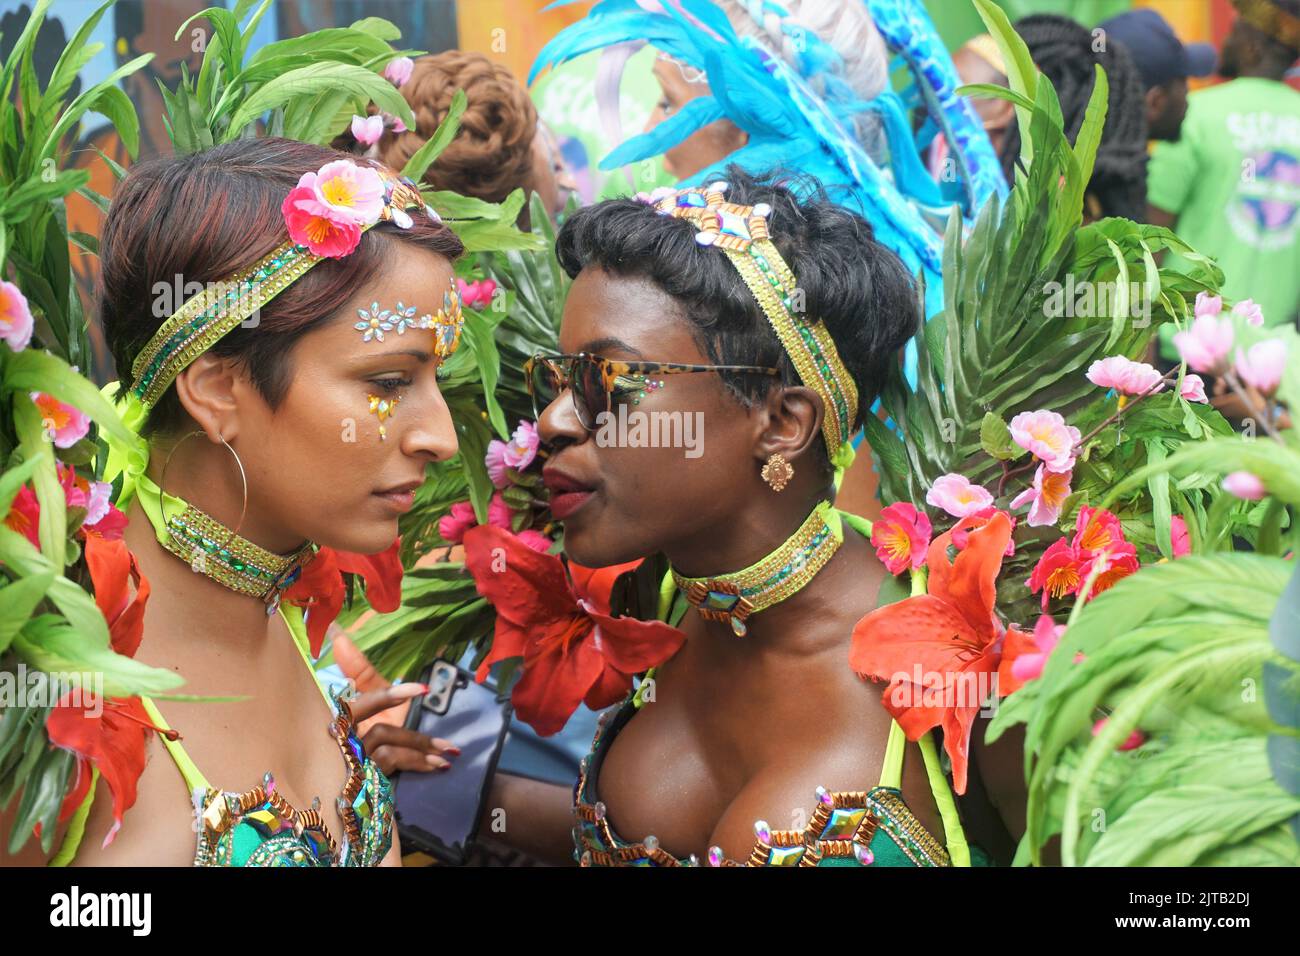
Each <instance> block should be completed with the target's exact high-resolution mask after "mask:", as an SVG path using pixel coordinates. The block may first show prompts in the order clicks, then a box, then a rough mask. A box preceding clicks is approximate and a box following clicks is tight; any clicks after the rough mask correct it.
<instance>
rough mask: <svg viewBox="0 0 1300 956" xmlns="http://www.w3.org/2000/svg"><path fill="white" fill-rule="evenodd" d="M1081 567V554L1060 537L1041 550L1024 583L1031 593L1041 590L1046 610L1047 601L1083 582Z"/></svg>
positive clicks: (1077, 587) (1059, 596) (1071, 590)
mask: <svg viewBox="0 0 1300 956" xmlns="http://www.w3.org/2000/svg"><path fill="white" fill-rule="evenodd" d="M1082 567H1083V557H1082V555H1080V554H1079V552H1078V551H1076V550H1075V549H1074V548H1072V547H1070V544H1069V542H1067V541H1066V540H1065V539H1064V538H1061V539H1060V540H1058V541H1056V542H1054V543H1053V544H1052V545H1051V546H1050V547H1049V548H1048V549H1047V550H1046V551H1044V552H1043V556H1042V557H1041V558H1039V559H1038V563H1037V564H1035V565H1034V570H1033V571H1032V572H1031V573H1030V575H1029V580H1028V581H1026V582H1025V584H1026V586H1027V587H1028V588H1029V590H1030V593H1032V594H1037V593H1038V592H1039V591H1042V592H1043V611H1044V612H1046V611H1047V603H1048V601H1050V600H1051V599H1053V598H1061V597H1065V596H1066V595H1067V594H1074V593H1075V592H1076V591H1078V590H1079V585H1080V584H1081V583H1083V578H1082V576H1081V575H1080V573H1079V571H1080V569H1081V568H1082Z"/></svg>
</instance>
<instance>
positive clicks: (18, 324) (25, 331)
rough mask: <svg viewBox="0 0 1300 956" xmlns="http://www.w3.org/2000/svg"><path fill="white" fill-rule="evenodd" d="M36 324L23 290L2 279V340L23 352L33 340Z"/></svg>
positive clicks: (0, 298) (0, 281) (0, 330)
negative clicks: (33, 330)
mask: <svg viewBox="0 0 1300 956" xmlns="http://www.w3.org/2000/svg"><path fill="white" fill-rule="evenodd" d="M35 324H36V323H35V322H33V321H32V310H31V308H30V307H29V306H28V305H27V297H26V296H25V295H23V293H22V290H21V289H19V288H18V286H16V285H14V284H13V283H12V282H4V281H2V280H0V340H2V341H5V342H8V343H9V347H10V348H11V349H13V350H14V351H15V352H21V351H22V350H23V349H25V348H27V345H28V343H29V342H31V340H32V329H33V328H34V327H35Z"/></svg>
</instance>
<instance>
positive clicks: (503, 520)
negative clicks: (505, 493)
mask: <svg viewBox="0 0 1300 956" xmlns="http://www.w3.org/2000/svg"><path fill="white" fill-rule="evenodd" d="M511 514H512V512H511V511H510V506H509V505H508V504H506V499H505V498H502V497H501V492H499V491H498V492H497V493H496V494H494V495H493V496H492V500H491V501H489V502H488V519H487V523H488V524H490V525H492V526H493V527H495V528H504V529H505V530H507V531H509V530H510V518H511Z"/></svg>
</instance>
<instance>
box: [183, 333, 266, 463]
mask: <svg viewBox="0 0 1300 956" xmlns="http://www.w3.org/2000/svg"><path fill="white" fill-rule="evenodd" d="M248 387H249V386H248V383H246V382H245V381H244V380H243V378H242V377H241V376H240V375H239V373H238V370H237V368H236V366H235V363H234V362H232V361H231V360H230V359H225V358H222V357H221V356H219V355H212V354H211V353H208V354H205V355H200V356H199V357H198V358H197V359H195V360H194V361H193V362H192V363H190V365H189V366H187V367H186V368H185V370H184V371H182V372H181V374H180V375H178V376H176V395H177V397H178V398H179V399H180V401H181V407H182V408H184V409H185V412H186V414H188V415H189V416H190V418H192V419H193V420H194V423H195V424H196V425H198V427H199V428H201V429H202V430H203V431H204V432H206V433H207V435H208V438H210V439H212V440H213V441H216V440H218V439H222V438H224V439H226V440H227V441H230V440H232V439H233V438H235V436H236V435H238V434H239V406H240V400H241V398H243V397H244V395H245V394H246V393H247V390H248Z"/></svg>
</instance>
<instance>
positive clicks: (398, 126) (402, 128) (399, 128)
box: [380, 113, 406, 133]
mask: <svg viewBox="0 0 1300 956" xmlns="http://www.w3.org/2000/svg"><path fill="white" fill-rule="evenodd" d="M380 115H381V116H383V118H384V125H385V126H387V127H388V128H389V129H391V130H392V131H393V132H394V133H405V132H406V124H405V123H403V122H402V118H401V117H400V116H394V115H393V114H392V113H381V114H380Z"/></svg>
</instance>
